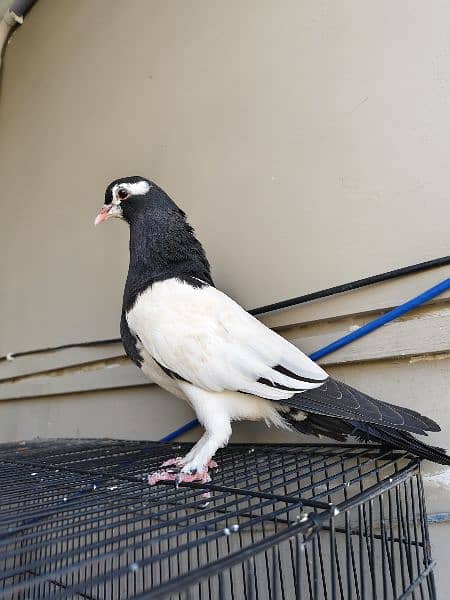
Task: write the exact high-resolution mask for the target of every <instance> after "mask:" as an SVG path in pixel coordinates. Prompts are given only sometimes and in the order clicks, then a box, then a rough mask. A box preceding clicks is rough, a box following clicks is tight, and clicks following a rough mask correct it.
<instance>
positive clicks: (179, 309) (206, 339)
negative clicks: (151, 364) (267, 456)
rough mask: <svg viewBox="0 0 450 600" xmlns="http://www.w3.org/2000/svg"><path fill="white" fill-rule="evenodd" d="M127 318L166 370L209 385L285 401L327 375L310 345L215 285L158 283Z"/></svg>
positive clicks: (204, 386)
mask: <svg viewBox="0 0 450 600" xmlns="http://www.w3.org/2000/svg"><path fill="white" fill-rule="evenodd" d="M127 321H128V324H129V326H130V329H131V331H132V332H133V334H134V335H136V336H137V337H138V338H139V339H140V340H141V343H142V344H143V346H144V347H145V349H146V350H147V352H148V353H149V354H150V355H151V356H152V358H154V359H155V360H156V361H157V362H158V363H159V364H160V365H161V366H162V367H163V368H164V369H166V372H169V371H170V372H172V373H173V374H176V376H178V377H179V378H180V379H183V380H185V381H188V382H190V383H192V384H194V385H196V386H198V387H200V388H203V389H205V390H208V391H214V392H222V391H225V390H229V391H241V392H247V393H249V394H255V395H258V396H261V397H263V398H267V399H269V400H281V399H283V398H289V397H290V396H292V394H293V393H294V392H300V391H303V390H307V389H312V388H314V387H317V386H318V385H321V384H322V383H323V382H324V381H325V380H326V379H327V374H326V373H325V371H324V370H323V369H322V368H321V367H319V365H317V364H316V363H314V362H313V361H312V360H311V359H310V358H308V357H307V356H306V355H305V354H303V352H301V351H300V350H298V349H297V348H296V347H295V346H293V345H292V344H290V343H289V342H288V341H287V340H285V339H284V338H282V337H281V336H279V335H278V334H276V333H275V332H274V331H272V330H271V329H269V328H267V327H266V326H265V325H263V324H262V323H260V322H259V321H258V320H257V319H255V318H254V317H252V316H251V315H250V314H248V313H247V312H246V311H245V310H244V309H243V308H242V307H240V306H239V305H238V304H237V303H236V302H234V300H232V299H231V298H229V297H228V296H226V295H225V294H223V293H222V292H220V291H219V290H217V289H216V288H214V287H212V286H204V287H197V288H195V287H192V286H190V285H188V284H186V283H182V282H180V281H177V280H169V281H164V282H160V283H155V284H154V285H153V286H152V288H151V290H149V291H148V292H144V293H143V294H142V295H141V296H140V297H139V298H138V300H137V302H136V304H135V306H134V307H133V309H132V310H131V311H130V312H129V313H128V314H127Z"/></svg>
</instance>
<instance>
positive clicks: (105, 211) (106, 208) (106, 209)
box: [94, 204, 113, 225]
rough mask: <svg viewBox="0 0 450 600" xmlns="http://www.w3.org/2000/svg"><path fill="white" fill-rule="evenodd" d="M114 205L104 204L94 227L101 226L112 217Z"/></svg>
mask: <svg viewBox="0 0 450 600" xmlns="http://www.w3.org/2000/svg"><path fill="white" fill-rule="evenodd" d="M112 207H113V205H112V204H104V205H103V208H102V210H101V211H100V212H99V213H98V215H97V216H96V217H95V221H94V225H100V223H103V221H106V220H107V219H108V218H109V217H110V216H111V215H110V212H111V209H112Z"/></svg>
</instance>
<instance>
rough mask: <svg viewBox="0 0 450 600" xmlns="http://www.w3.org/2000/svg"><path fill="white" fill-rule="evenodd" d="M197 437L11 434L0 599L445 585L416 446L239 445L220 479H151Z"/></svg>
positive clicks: (429, 593)
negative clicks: (438, 579)
mask: <svg viewBox="0 0 450 600" xmlns="http://www.w3.org/2000/svg"><path fill="white" fill-rule="evenodd" d="M189 447H190V446H189V445H187V444H182V445H180V444H159V443H149V442H134V441H117V440H82V441H75V440H57V441H46V442H33V443H22V444H8V445H2V446H0V485H1V488H0V490H1V491H0V507H1V508H0V571H1V575H0V577H1V585H0V598H5V599H6V598H7V599H8V600H10V599H18V600H19V599H20V600H28V599H37V598H52V599H57V598H58V599H59V598H76V599H96V600H97V599H98V600H114V599H120V600H122V599H126V598H152V599H153V598H155V599H156V598H180V599H181V598H183V599H185V598H186V599H197V598H198V599H200V600H202V599H204V600H207V599H208V600H209V599H216V598H218V599H220V600H224V599H227V600H228V599H245V600H266V599H271V600H281V599H283V600H291V599H294V598H295V599H314V600H328V599H342V600H352V599H355V600H363V599H366V598H380V599H389V598H409V597H411V598H414V599H418V600H419V599H420V600H425V599H429V598H436V592H435V586H434V578H433V562H432V559H431V555H430V547H429V537H428V529H427V521H426V510H425V503H424V495H423V487H422V480H421V476H420V470H419V467H420V465H419V462H418V461H417V460H416V459H414V458H411V457H408V456H407V455H405V453H402V452H397V451H392V450H387V449H385V448H382V447H378V446H365V445H345V446H343V445H336V444H301V445H252V446H249V445H232V446H229V447H228V448H226V449H224V450H222V451H220V452H219V453H218V455H217V462H218V465H219V468H218V469H217V471H216V472H215V473H214V475H213V481H212V482H211V483H209V484H198V483H197V484H183V485H182V486H180V487H179V488H176V487H175V486H174V484H173V483H166V484H160V485H158V486H155V487H152V488H151V487H149V486H148V485H147V483H146V478H147V474H148V473H149V472H151V471H153V470H155V469H156V468H157V467H158V466H159V465H160V463H161V462H163V461H164V460H166V459H167V458H170V457H173V456H174V455H180V454H183V453H184V452H186V451H187V449H188V448H189ZM206 491H207V492H209V493H210V497H209V498H208V499H206V498H205V497H204V494H205V492H206Z"/></svg>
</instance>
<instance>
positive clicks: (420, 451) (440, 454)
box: [283, 411, 450, 465]
mask: <svg viewBox="0 0 450 600" xmlns="http://www.w3.org/2000/svg"><path fill="white" fill-rule="evenodd" d="M283 416H284V417H285V418H286V420H287V421H288V422H289V424H290V425H292V427H293V428H294V429H296V430H297V431H300V432H301V433H306V434H309V435H311V434H312V435H325V436H328V437H331V438H333V439H335V440H337V441H340V442H344V441H347V439H348V438H349V437H350V436H354V437H356V438H357V439H358V440H359V441H364V442H368V441H371V442H377V443H382V444H385V445H386V446H387V447H389V448H393V449H397V450H399V449H400V450H406V451H407V452H410V453H411V454H414V455H415V456H418V457H419V458H423V459H427V460H431V461H432V462H436V463H440V464H441V465H450V456H448V455H447V454H446V453H445V451H443V450H441V449H440V448H435V447H434V446H429V445H428V444H424V443H423V442H421V441H420V440H418V439H417V438H416V437H414V436H413V435H411V433H409V432H408V431H404V430H401V429H394V428H392V427H385V426H383V425H374V424H372V423H365V422H362V421H344V420H342V419H338V418H336V417H328V416H324V415H318V414H308V415H307V417H306V418H303V419H302V420H298V417H297V419H296V418H295V412H294V411H291V413H290V414H288V415H286V414H283Z"/></svg>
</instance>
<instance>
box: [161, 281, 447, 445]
mask: <svg viewBox="0 0 450 600" xmlns="http://www.w3.org/2000/svg"><path fill="white" fill-rule="evenodd" d="M449 289H450V277H449V278H448V279H444V281H441V283H438V284H437V285H435V286H433V287H432V288H430V289H428V290H426V291H425V292H423V293H422V294H419V296H416V297H415V298H412V299H411V300H408V301H407V302H405V303H404V304H401V305H400V306H397V308H393V309H392V310H390V311H388V312H387V313H385V314H384V315H381V316H380V317H377V318H376V319H373V321H369V322H368V323H366V324H365V325H362V326H361V327H359V328H358V329H356V330H355V331H352V332H351V333H349V334H347V335H344V336H342V337H341V338H339V339H337V340H335V341H334V342H331V344H328V345H327V346H325V347H324V348H320V349H319V350H316V351H315V352H313V353H312V354H310V355H309V357H310V358H311V359H312V360H319V358H323V357H324V356H327V355H328V354H331V353H332V352H336V350H339V348H342V347H343V346H347V344H351V343H352V342H354V341H355V340H358V339H359V338H362V337H363V336H365V335H367V334H369V333H372V331H375V329H379V328H380V327H382V326H383V325H386V323H389V322H390V321H393V320H394V319H397V317H401V316H402V315H404V314H406V313H407V312H409V311H411V310H414V309H415V308H418V307H419V306H421V305H422V304H425V302H428V301H429V300H432V299H433V298H435V297H436V296H439V295H440V294H443V293H444V292H446V291H447V290H449ZM197 425H199V422H198V421H197V419H194V420H193V421H189V423H186V424H185V425H183V426H182V427H179V428H178V429H175V431H172V432H171V433H169V434H168V435H166V436H164V437H163V438H161V439H160V440H159V441H160V442H171V441H172V440H174V439H175V438H177V437H178V436H179V435H181V434H183V433H186V432H187V431H190V430H191V429H194V427H196V426H197Z"/></svg>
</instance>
